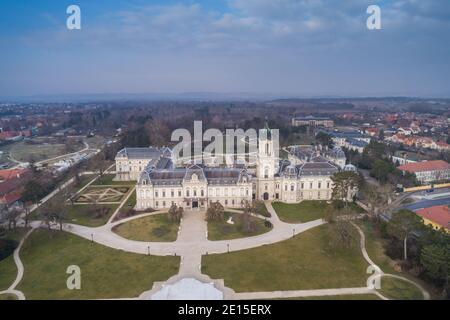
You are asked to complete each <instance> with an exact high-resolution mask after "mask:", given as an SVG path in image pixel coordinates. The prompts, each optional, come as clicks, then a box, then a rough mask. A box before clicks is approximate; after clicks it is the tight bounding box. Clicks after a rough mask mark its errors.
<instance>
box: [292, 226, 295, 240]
mask: <svg viewBox="0 0 450 320" xmlns="http://www.w3.org/2000/svg"><path fill="white" fill-rule="evenodd" d="M294 237H295V228H294V229H292V238H294Z"/></svg>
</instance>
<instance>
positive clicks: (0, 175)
mask: <svg viewBox="0 0 450 320" xmlns="http://www.w3.org/2000/svg"><path fill="white" fill-rule="evenodd" d="M28 173H29V170H27V169H5V170H0V180H10V179H13V178H20V177H21V176H22V175H24V174H28Z"/></svg>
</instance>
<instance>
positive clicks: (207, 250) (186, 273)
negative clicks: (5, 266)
mask: <svg viewBox="0 0 450 320" xmlns="http://www.w3.org/2000/svg"><path fill="white" fill-rule="evenodd" d="M266 207H267V210H268V211H269V212H270V213H271V217H270V218H266V219H267V220H269V221H270V222H271V223H272V225H273V229H272V230H271V231H269V232H266V233H264V234H261V235H258V236H254V237H248V238H241V239H234V240H224V241H210V240H208V239H207V224H206V221H205V212H202V211H187V212H185V214H184V215H183V219H182V221H181V223H180V229H179V233H178V237H177V240H176V241H174V242H142V241H134V240H129V239H125V238H123V237H121V236H119V235H118V234H116V233H114V232H113V231H112V229H113V228H114V227H115V226H117V225H119V224H122V223H125V222H128V221H131V220H135V219H139V218H142V217H146V216H150V215H155V214H160V213H162V212H166V211H155V212H152V213H144V214H140V215H136V216H133V217H129V218H125V219H122V220H119V221H115V222H112V219H110V220H109V221H108V223H106V224H105V225H103V226H100V227H96V228H92V227H86V226H81V225H76V224H63V230H64V231H67V232H70V233H73V234H75V235H77V236H80V237H82V238H85V239H88V240H90V241H94V242H96V243H99V244H102V245H105V246H107V247H110V248H114V249H119V250H123V251H128V252H134V253H138V254H148V253H149V252H150V254H152V255H159V256H167V255H178V256H180V257H181V265H180V269H179V273H178V274H177V275H175V276H173V277H171V278H170V279H169V280H168V281H166V282H158V283H155V284H154V286H153V289H152V290H150V291H146V292H144V293H142V294H141V296H140V297H139V298H140V299H149V298H151V296H152V295H153V294H154V293H155V292H157V291H158V290H160V289H161V288H162V287H163V286H164V285H165V284H170V283H175V282H176V281H179V280H180V279H183V278H195V279H198V280H200V281H202V282H210V283H213V284H214V286H216V287H217V288H218V289H219V290H221V291H222V292H224V297H225V298H226V299H266V298H268V299H270V298H290V297H312V296H333V295H349V294H356V295H357V294H375V295H377V296H379V297H380V298H381V299H387V298H386V297H384V296H383V295H382V294H381V293H379V292H378V291H377V290H376V289H377V288H378V287H377V280H378V279H379V278H381V277H382V276H391V275H387V274H384V273H383V271H382V270H381V269H380V268H379V267H378V266H377V265H376V264H375V263H374V262H373V261H372V260H371V259H370V257H369V255H368V253H367V250H366V247H365V235H364V232H363V231H362V230H361V229H360V228H359V227H358V226H357V225H356V224H354V223H353V222H351V223H352V225H353V226H355V228H356V229H357V230H358V232H359V234H360V237H361V239H360V248H361V252H362V254H363V257H364V259H365V260H366V261H367V262H368V264H369V268H370V267H371V269H369V268H368V274H372V275H370V276H369V277H368V279H367V286H366V287H357V288H333V289H318V290H292V291H271V292H243V293H235V292H234V291H233V290H232V289H230V288H226V287H225V286H224V282H223V280H222V279H219V280H212V279H210V278H209V277H208V276H207V275H204V274H202V273H201V257H202V255H207V254H216V253H226V252H231V251H238V250H244V249H250V248H255V247H259V246H262V245H266V244H273V243H277V242H280V241H283V240H287V239H289V238H292V237H293V236H294V235H297V234H299V233H302V232H304V231H306V230H309V229H311V228H314V227H317V226H320V225H322V224H324V223H326V222H325V221H324V220H322V219H318V220H315V221H310V222H307V223H299V224H288V223H285V222H282V221H281V220H280V219H279V218H278V215H277V213H276V212H275V210H274V208H273V207H272V205H271V203H270V202H266ZM41 225H42V224H41V222H40V221H33V222H31V226H32V227H34V228H35V227H40V226H41ZM52 228H55V229H58V228H59V225H57V224H55V225H53V226H52ZM29 233H31V231H30V232H29ZM29 233H28V234H29ZM28 234H27V235H28ZM24 240H25V238H24V239H23V240H22V242H21V243H23V241H24ZM19 247H20V246H19ZM18 249H19V248H18ZM17 255H18V252H17ZM19 262H20V259H19ZM20 264H21V262H20ZM18 268H19V270H20V268H21V270H22V271H19V274H20V279H21V277H22V274H23V266H21V267H19V264H18ZM19 274H18V278H19ZM392 276H394V277H396V278H400V279H403V280H405V281H408V282H412V281H411V280H409V279H406V278H404V277H401V276H395V275H392ZM20 279H19V280H18V281H20ZM18 281H17V279H16V281H15V282H14V284H13V285H17V284H18ZM378 283H379V282H378ZM412 283H413V284H415V285H416V286H418V285H417V284H416V283H414V282H412ZM14 287H15V286H11V288H10V289H8V290H13V289H14ZM418 287H419V288H420V289H421V290H422V293H423V294H424V298H425V299H427V298H429V294H428V293H427V292H426V291H425V290H423V289H422V288H421V287H420V286H418ZM9 292H10V293H13V291H9ZM5 293H6V292H5ZM14 294H15V293H14Z"/></svg>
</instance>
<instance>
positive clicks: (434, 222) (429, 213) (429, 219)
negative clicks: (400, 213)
mask: <svg viewBox="0 0 450 320" xmlns="http://www.w3.org/2000/svg"><path fill="white" fill-rule="evenodd" d="M416 214H417V215H419V216H421V217H422V218H423V223H424V224H425V225H430V226H432V227H433V229H435V230H440V229H443V230H445V231H446V232H447V233H450V208H449V207H448V206H433V207H429V208H424V209H419V210H417V211H416Z"/></svg>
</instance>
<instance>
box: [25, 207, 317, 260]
mask: <svg viewBox="0 0 450 320" xmlns="http://www.w3.org/2000/svg"><path fill="white" fill-rule="evenodd" d="M268 208H269V207H268ZM270 208H271V206H270ZM271 210H272V211H273V208H271ZM161 212H163V211H156V212H153V213H148V214H143V215H137V216H134V217H130V218H126V219H123V220H119V221H116V222H112V223H107V224H105V225H103V226H100V227H96V228H92V227H86V226H81V225H77V224H69V223H65V224H63V230H64V231H67V232H70V233H73V234H75V235H77V236H80V237H82V238H85V239H88V240H93V241H94V242H97V243H99V244H102V245H105V246H107V247H111V248H114V249H120V250H124V251H129V252H134V253H140V254H148V246H149V245H150V247H151V254H152V255H159V256H166V255H174V254H176V255H180V256H183V255H187V254H190V253H191V252H192V251H196V252H198V253H199V254H202V255H203V254H213V253H225V252H228V251H238V250H244V249H250V248H255V247H258V246H262V245H265V244H271V243H276V242H280V241H283V240H287V239H289V238H291V237H292V236H293V235H297V234H299V233H302V232H304V231H306V230H309V229H311V228H314V227H317V226H319V225H322V224H324V223H325V222H324V221H323V220H322V219H319V220H315V221H310V222H306V223H299V224H288V223H284V222H282V221H280V220H279V219H278V216H277V215H276V213H274V211H273V213H272V212H271V213H272V217H271V218H267V220H269V221H270V222H271V223H272V224H273V229H272V230H271V231H269V232H266V233H264V234H261V235H258V236H254V237H248V238H242V239H234V240H223V241H210V240H207V238H206V221H205V219H204V218H205V213H204V212H202V211H187V212H185V214H184V216H183V219H182V222H181V227H180V234H179V236H178V239H177V241H175V242H142V241H134V240H129V239H125V238H123V237H121V236H119V235H118V234H116V233H114V232H112V231H111V229H112V228H113V227H114V226H116V225H117V224H121V223H124V222H127V221H130V220H134V219H139V218H142V217H145V216H148V215H153V214H157V213H161ZM30 224H31V225H32V226H33V227H40V226H41V222H40V221H33V222H31V223H30ZM53 228H58V225H56V224H55V225H54V226H53Z"/></svg>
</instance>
